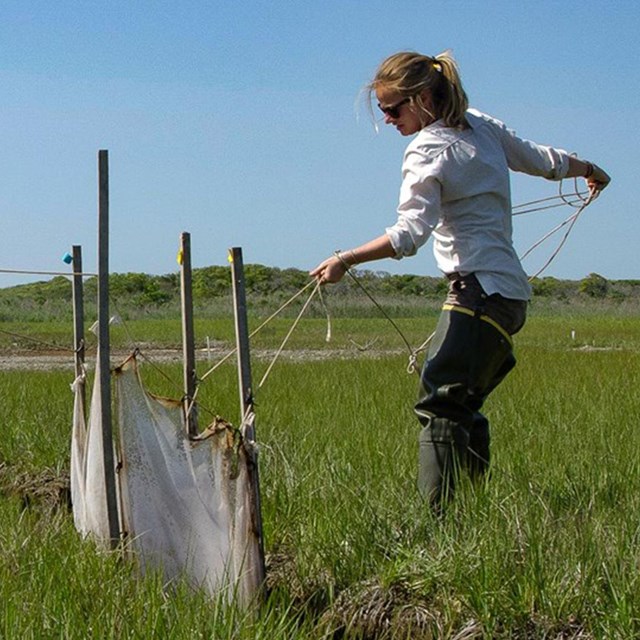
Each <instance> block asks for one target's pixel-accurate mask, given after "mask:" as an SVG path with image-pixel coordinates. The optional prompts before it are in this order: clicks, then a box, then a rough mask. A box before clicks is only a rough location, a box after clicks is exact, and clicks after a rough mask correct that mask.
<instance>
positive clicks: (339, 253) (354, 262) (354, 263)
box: [333, 249, 358, 269]
mask: <svg viewBox="0 0 640 640" xmlns="http://www.w3.org/2000/svg"><path fill="white" fill-rule="evenodd" d="M347 253H350V254H351V257H352V259H353V262H352V263H351V264H349V263H348V262H347V261H346V260H345V259H344V256H343V255H342V251H341V250H340V249H337V250H336V251H334V252H333V255H334V256H335V257H336V258H338V260H340V262H342V265H343V266H344V267H345V268H346V269H350V268H351V267H353V266H354V265H356V264H358V260H357V258H356V254H355V251H354V250H353V249H350V250H349V251H348V252H347Z"/></svg>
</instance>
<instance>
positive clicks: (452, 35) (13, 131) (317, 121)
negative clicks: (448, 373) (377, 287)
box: [0, 0, 640, 287]
mask: <svg viewBox="0 0 640 640" xmlns="http://www.w3.org/2000/svg"><path fill="white" fill-rule="evenodd" d="M0 48H1V52H2V53H1V55H0V83H1V86H2V90H1V91H0V140H1V143H2V146H1V151H0V219H1V221H2V233H1V234H0V249H1V252H0V253H1V256H2V257H1V258H0V268H2V269H25V270H32V269H42V270H68V269H69V267H67V266H66V265H64V263H63V262H62V261H61V256H62V255H63V254H64V253H65V252H66V251H68V250H70V249H71V246H72V245H74V244H79V245H82V247H83V255H84V262H85V270H87V271H92V270H95V268H96V267H95V262H96V246H97V238H96V233H97V231H96V227H97V153H98V150H99V149H108V150H109V159H110V182H111V194H110V196H111V214H110V217H111V242H110V246H111V259H110V266H111V271H113V272H120V273H123V272H128V271H138V272H146V273H153V274H163V273H169V272H171V271H175V270H176V269H177V265H176V260H175V257H176V251H177V249H178V239H179V235H180V232H182V231H189V232H190V233H191V236H192V250H193V263H194V266H195V267H201V266H207V265H211V264H226V255H227V249H228V248H229V247H231V246H241V247H242V248H243V251H244V259H245V262H247V263H249V262H254V263H256V262H257V263H262V264H266V265H269V266H277V267H282V268H285V267H297V268H301V269H310V268H312V267H314V266H315V265H316V264H317V263H318V262H320V261H321V260H322V259H324V258H325V257H326V256H327V255H329V254H330V253H331V252H332V251H333V250H334V249H336V248H347V247H351V246H353V245H356V244H359V243H361V242H363V241H366V240H369V239H370V238H372V237H375V236H377V235H379V234H380V233H381V232H382V231H383V230H384V227H385V226H388V225H389V224H391V223H393V222H394V220H395V217H396V214H395V207H396V202H397V196H398V189H399V185H400V164H401V159H402V152H403V150H404V147H405V146H406V144H407V142H408V140H407V139H406V138H402V137H401V136H399V135H398V134H397V132H396V131H395V130H394V129H392V128H388V127H387V128H384V127H382V128H381V130H380V132H379V133H376V132H375V130H374V127H373V125H372V120H371V117H370V115H369V114H368V112H367V109H366V108H365V107H364V106H363V105H362V102H361V101H359V99H358V97H359V92H360V90H361V88H362V87H363V86H364V85H365V84H366V83H367V81H368V80H370V78H371V77H372V75H373V73H374V72H375V69H376V67H377V65H378V64H379V62H380V61H381V60H382V59H383V58H385V57H386V56H387V55H389V54H391V53H394V52H396V51H398V50H402V49H413V50H418V51H420V52H423V53H427V54H430V55H434V54H437V53H439V52H440V51H442V50H444V49H447V48H451V49H453V53H454V56H455V57H456V59H457V60H458V62H459V65H460V69H461V74H462V79H463V82H464V84H465V87H466V89H467V93H468V94H469V97H470V101H471V104H472V105H473V106H475V107H476V108H479V109H481V110H483V111H486V112H488V113H490V114H492V115H494V116H495V117H497V118H499V119H501V120H503V121H505V122H506V123H507V124H508V125H509V126H510V127H512V128H514V129H516V131H517V132H518V133H519V134H520V135H522V136H523V137H527V138H531V139H533V140H536V141H537V142H540V143H545V144H552V145H554V146H558V147H562V148H565V149H567V150H569V151H575V152H577V153H578V154H579V155H580V156H581V157H584V158H586V159H590V160H592V161H594V162H597V163H598V164H600V165H601V166H602V167H603V168H605V169H606V170H607V171H608V172H609V173H610V174H611V176H612V178H613V181H612V183H611V185H610V186H609V188H608V189H607V190H606V191H605V192H604V193H603V195H602V197H601V198H600V199H599V200H598V201H596V202H595V203H594V204H593V205H591V206H590V207H589V208H588V209H587V210H586V211H585V212H584V214H583V216H582V217H581V219H580V220H579V222H578V224H577V225H576V226H575V228H574V231H573V233H572V235H571V236H570V237H569V239H568V241H567V244H566V245H565V247H564V249H563V251H562V252H561V253H560V255H559V256H558V257H557V258H556V260H555V261H554V262H553V263H552V265H551V266H550V267H549V269H548V270H547V271H546V272H545V274H544V275H552V276H556V277H560V278H571V279H579V278H582V277H584V276H586V275H588V274H589V273H591V272H596V273H600V274H601V275H603V276H605V277H607V278H612V279H620V278H640V261H639V260H638V257H637V255H638V253H639V252H640V221H639V220H638V217H639V216H638V195H637V188H638V186H637V185H638V177H637V176H638V169H637V164H638V162H637V156H638V151H639V149H640V144H639V143H640V136H639V135H638V123H637V119H638V114H639V113H640V109H639V107H640V55H639V54H640V4H638V3H637V2H636V1H635V0H612V1H610V2H607V3H603V2H594V1H591V0H581V1H579V2H577V1H575V2H574V1H572V0H568V1H564V2H558V1H557V0H554V1H551V0H537V1H535V2H529V1H524V2H523V1H515V0H504V1H503V0H495V1H492V0H483V1H479V0H478V1H476V0H468V1H464V2H463V1H447V0H439V1H438V2H432V1H430V0H422V1H416V0H404V1H395V0H385V1H380V0H354V1H349V0H316V1H315V2H310V1H309V2H306V1H302V0H301V1H297V2H294V1H293V0H291V1H283V0H263V1H259V0H246V1H244V2H242V1H239V0H234V1H220V0H218V1H216V0H210V1H204V0H181V1H180V2H176V1H175V0H171V1H170V2H165V1H157V2H149V1H137V2H136V1H132V0H126V1H123V0H109V2H96V1H90V0H85V1H75V2H74V1H70V0H57V1H56V2H51V1H50V0H42V1H35V2H34V1H30V0H20V1H13V0H7V1H5V2H2V3H1V4H0ZM565 185H566V189H568V190H571V189H572V188H573V184H572V182H566V183H565ZM513 192H514V198H513V199H514V204H518V203H521V202H526V201H529V200H532V199H534V198H543V197H546V196H551V195H554V194H555V193H557V184H556V183H551V182H547V181H545V180H541V179H539V178H538V179H534V178H529V177H522V176H518V177H516V178H515V179H514V181H513ZM569 214H570V211H569V210H555V211H551V212H541V213H538V214H533V215H530V216H523V217H519V218H516V219H515V243H516V246H517V248H518V250H519V252H520V253H522V252H523V251H524V250H525V249H527V248H528V247H529V246H530V245H531V244H532V243H533V242H535V241H536V240H537V239H538V238H540V236H541V235H542V234H544V233H545V232H546V231H548V230H549V229H551V228H552V227H553V226H554V225H556V224H557V223H558V222H560V221H561V220H563V219H564V218H565V217H566V216H567V215H569ZM556 238H557V240H550V241H548V242H547V243H545V245H544V246H543V247H541V248H540V249H539V250H538V251H537V252H536V253H535V254H534V255H533V256H532V257H531V258H530V259H528V260H527V261H526V262H525V267H526V269H527V270H528V271H529V272H534V271H536V270H537V268H539V267H540V266H541V265H542V264H543V263H544V262H545V260H546V258H547V257H548V256H549V255H550V254H551V252H552V251H553V249H554V247H555V245H556V244H557V242H559V240H560V237H559V236H556ZM371 268H373V269H376V270H381V271H389V272H392V273H416V274H428V275H436V274H437V270H436V268H435V266H434V259H433V255H432V252H431V246H430V244H429V245H428V246H427V247H424V248H423V249H422V250H421V251H420V252H419V254H418V255H417V256H415V257H413V258H408V259H405V260H402V261H394V260H386V261H381V262H379V263H376V264H372V265H371ZM42 279H43V278H42V277H30V276H14V275H6V274H2V273H0V287H5V286H11V285H14V284H19V283H23V282H30V281H33V280H42ZM44 279H46V278H44Z"/></svg>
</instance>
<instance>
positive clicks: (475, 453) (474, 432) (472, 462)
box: [465, 412, 491, 481]
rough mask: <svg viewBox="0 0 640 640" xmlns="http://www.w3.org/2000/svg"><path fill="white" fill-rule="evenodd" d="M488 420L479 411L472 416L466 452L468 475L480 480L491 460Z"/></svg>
mask: <svg viewBox="0 0 640 640" xmlns="http://www.w3.org/2000/svg"><path fill="white" fill-rule="evenodd" d="M490 442H491V437H490V434H489V421H488V420H487V419H486V418H485V416H483V415H482V414H481V413H480V412H476V413H475V415H474V417H473V426H472V427H471V429H470V431H469V447H468V449H467V453H466V465H465V466H466V468H467V470H468V471H469V477H470V478H471V479H472V480H474V481H477V480H480V479H481V478H482V477H483V476H484V475H485V474H486V473H487V471H488V470H489V463H490V462H491V452H490V448H489V445H490Z"/></svg>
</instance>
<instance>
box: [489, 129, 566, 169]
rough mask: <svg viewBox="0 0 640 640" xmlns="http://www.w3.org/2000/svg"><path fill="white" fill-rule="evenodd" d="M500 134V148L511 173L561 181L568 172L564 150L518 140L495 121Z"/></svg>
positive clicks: (509, 130) (521, 139) (514, 134)
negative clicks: (516, 172)
mask: <svg viewBox="0 0 640 640" xmlns="http://www.w3.org/2000/svg"><path fill="white" fill-rule="evenodd" d="M495 122H496V123H497V124H498V125H499V129H500V132H501V141H502V147H503V149H504V152H505V156H506V158H507V162H508V163H509V168H510V169H511V170H513V171H520V172H522V173H527V174H529V175H532V176H541V177H543V178H547V179H549V180H562V179H563V178H564V177H565V176H566V175H567V172H568V171H569V154H568V153H567V152H566V151H565V150H564V149H555V148H554V147H547V146H544V145H540V144H536V143H535V142H532V141H531V140H525V139H524V138H519V137H518V136H517V135H516V133H515V132H514V131H512V130H511V129H508V128H507V127H506V126H505V125H504V124H503V123H501V122H499V121H495Z"/></svg>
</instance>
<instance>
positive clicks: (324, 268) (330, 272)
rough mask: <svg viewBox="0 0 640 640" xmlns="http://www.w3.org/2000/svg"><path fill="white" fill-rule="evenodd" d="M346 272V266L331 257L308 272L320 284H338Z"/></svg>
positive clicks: (335, 257) (338, 259) (334, 257)
mask: <svg viewBox="0 0 640 640" xmlns="http://www.w3.org/2000/svg"><path fill="white" fill-rule="evenodd" d="M346 272H347V265H346V264H345V263H344V262H343V261H342V260H340V258H338V257H337V256H331V258H327V259H326V260H324V261H323V262H321V263H320V264H319V265H318V266H317V267H316V268H315V269H312V270H311V271H310V272H309V275H310V276H311V277H312V278H315V279H316V280H317V281H318V282H319V283H320V284H328V283H330V282H340V280H342V277H343V276H344V274H345V273H346Z"/></svg>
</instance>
